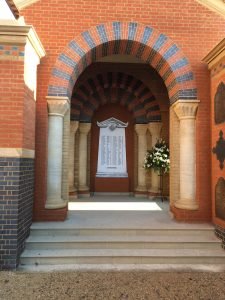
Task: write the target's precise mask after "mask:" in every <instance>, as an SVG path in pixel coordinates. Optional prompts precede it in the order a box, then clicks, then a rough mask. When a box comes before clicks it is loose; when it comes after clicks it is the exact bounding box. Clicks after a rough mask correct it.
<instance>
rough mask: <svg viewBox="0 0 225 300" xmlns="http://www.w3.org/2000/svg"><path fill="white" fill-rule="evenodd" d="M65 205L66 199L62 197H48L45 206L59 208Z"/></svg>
mask: <svg viewBox="0 0 225 300" xmlns="http://www.w3.org/2000/svg"><path fill="white" fill-rule="evenodd" d="M66 206H67V201H65V200H63V199H48V200H47V202H46V204H45V208H46V209H59V208H64V207H66Z"/></svg>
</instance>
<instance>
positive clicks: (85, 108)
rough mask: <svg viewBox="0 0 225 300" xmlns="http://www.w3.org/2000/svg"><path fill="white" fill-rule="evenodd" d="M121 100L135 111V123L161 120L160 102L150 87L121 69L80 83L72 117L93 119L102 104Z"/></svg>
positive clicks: (75, 89)
mask: <svg viewBox="0 0 225 300" xmlns="http://www.w3.org/2000/svg"><path fill="white" fill-rule="evenodd" d="M107 93H108V94H107ZM118 94H119V97H116V95H117V96H118ZM118 99H120V101H118ZM118 102H119V103H120V104H121V105H125V106H127V108H128V109H129V110H130V111H132V112H133V114H134V117H135V119H136V123H148V122H151V121H161V113H160V108H159V103H158V101H157V100H156V99H155V97H154V96H153V94H152V93H151V91H150V89H149V87H148V86H146V85H145V84H144V83H143V82H142V81H140V80H139V79H137V78H135V77H134V76H132V75H130V74H126V73H122V72H106V73H105V72H104V73H100V74H96V75H95V76H94V77H90V78H87V79H85V80H84V81H82V82H81V83H78V85H76V86H75V87H74V91H73V95H72V101H71V118H72V119H73V120H78V121H81V122H84V121H88V122H91V119H92V116H93V114H94V112H95V111H96V110H97V109H98V107H99V106H100V105H104V104H106V103H118Z"/></svg>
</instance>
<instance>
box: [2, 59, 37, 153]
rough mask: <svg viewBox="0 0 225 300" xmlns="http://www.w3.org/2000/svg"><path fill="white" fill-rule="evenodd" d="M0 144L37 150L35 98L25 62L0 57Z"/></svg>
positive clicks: (4, 146) (6, 146)
mask: <svg viewBox="0 0 225 300" xmlns="http://www.w3.org/2000/svg"><path fill="white" fill-rule="evenodd" d="M0 99H1V102H0V112H1V113H0V147H3V148H27V149H35V105H36V104H35V101H34V97H33V92H31V91H30V90H29V88H28V87H27V86H25V83H24V62H23V61H10V60H3V61H1V60H0Z"/></svg>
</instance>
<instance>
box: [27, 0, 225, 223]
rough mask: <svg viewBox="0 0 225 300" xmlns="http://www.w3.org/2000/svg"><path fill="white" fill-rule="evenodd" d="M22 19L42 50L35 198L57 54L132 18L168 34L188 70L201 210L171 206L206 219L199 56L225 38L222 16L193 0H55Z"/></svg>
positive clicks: (206, 112) (206, 148) (206, 128)
mask: <svg viewBox="0 0 225 300" xmlns="http://www.w3.org/2000/svg"><path fill="white" fill-rule="evenodd" d="M22 14H23V15H24V16H25V19H26V22H27V23H30V24H33V25H34V27H35V29H36V30H37V33H38V35H39V37H40V39H41V41H42V43H43V45H44V47H45V49H46V52H47V57H46V58H45V59H43V61H42V64H41V66H40V68H39V74H38V75H39V76H38V101H37V105H38V107H37V128H36V129H37V134H36V145H37V148H36V150H37V151H36V158H37V160H38V161H39V162H40V161H41V162H42V163H41V166H39V165H38V168H37V173H36V197H37V199H38V201H40V202H42V207H43V203H44V202H45V197H46V191H45V189H46V169H45V168H46V153H47V151H46V143H47V113H46V100H45V96H46V95H47V87H48V83H49V78H50V74H51V69H52V67H53V66H54V63H55V61H56V59H57V56H58V55H59V54H60V53H61V52H62V51H63V48H64V47H65V46H66V45H67V44H68V42H69V41H70V40H72V39H73V38H74V37H75V36H77V35H79V34H80V33H81V32H83V31H85V30H87V29H88V28H90V27H91V26H96V25H98V24H100V23H106V22H109V21H115V20H118V21H135V22H139V23H144V24H146V25H148V24H149V25H151V26H152V27H154V28H156V29H158V30H159V31H161V32H162V33H164V34H166V35H167V36H169V37H170V38H171V39H172V40H173V41H174V42H175V43H177V44H178V45H179V47H180V48H181V49H182V50H183V52H184V53H185V55H186V57H187V58H188V59H189V61H190V63H191V66H192V68H193V71H194V74H195V77H196V83H197V88H198V98H199V100H200V101H201V103H200V105H199V110H198V117H197V124H196V130H197V200H198V201H199V205H200V210H199V211H197V212H194V213H193V212H186V211H184V212H183V211H181V210H174V212H175V215H176V217H177V218H178V219H186V220H195V219H198V220H208V219H210V218H211V196H210V195H211V188H210V184H211V181H210V176H209V174H210V173H211V166H210V160H209V157H210V151H211V149H210V147H211V145H210V138H209V137H210V118H209V116H210V105H209V103H210V90H209V72H208V71H207V68H206V66H205V65H204V64H203V63H202V62H201V60H202V58H203V57H204V56H205V55H206V54H207V53H208V52H209V51H210V50H211V48H212V47H213V46H215V44H217V43H218V42H219V41H220V40H221V39H222V38H223V36H224V25H225V20H224V19H223V18H222V17H220V16H219V15H217V14H216V13H214V12H211V11H209V10H208V9H206V8H204V7H203V6H201V5H200V4H198V3H197V2H196V1H195V0H187V1H177V0H170V1H163V0H162V1H158V0H151V1H149V0H143V1H136V0H135V1H134V0H129V1H128V0H118V1H116V2H115V1H114V2H112V1H105V0H104V1H103V0H101V1H79V0H77V1H59V2H57V4H56V2H55V1H54V0H49V1H48V3H47V4H46V1H44V0H41V1H38V2H37V3H35V4H33V5H32V6H30V7H28V8H27V9H25V10H23V11H22Z"/></svg>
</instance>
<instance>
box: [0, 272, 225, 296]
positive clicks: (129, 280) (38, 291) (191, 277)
mask: <svg viewBox="0 0 225 300" xmlns="http://www.w3.org/2000/svg"><path fill="white" fill-rule="evenodd" d="M0 299H1V300H9V299H10V300H12V299H23V300H27V299H63V300H64V299H104V300H108V299H151V300H154V299H173V300H174V299H179V300H180V299H204V300H207V299H213V300H214V299H217V300H220V299H221V300H222V299H223V300H224V299H225V272H217V273H214V272H146V271H129V272H128V271H120V272H118V271H110V272H105V271H101V272H96V271H91V272H90V271H88V272H87V271H82V272H80V271H79V272H74V271H69V272H68V271H67V272H65V271H64V272H45V273H42V272H38V273H35V272H34V273H32V272H31V273H25V272H1V273H0Z"/></svg>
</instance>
